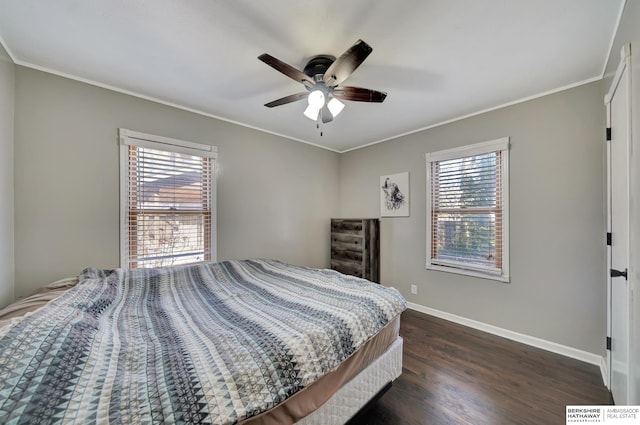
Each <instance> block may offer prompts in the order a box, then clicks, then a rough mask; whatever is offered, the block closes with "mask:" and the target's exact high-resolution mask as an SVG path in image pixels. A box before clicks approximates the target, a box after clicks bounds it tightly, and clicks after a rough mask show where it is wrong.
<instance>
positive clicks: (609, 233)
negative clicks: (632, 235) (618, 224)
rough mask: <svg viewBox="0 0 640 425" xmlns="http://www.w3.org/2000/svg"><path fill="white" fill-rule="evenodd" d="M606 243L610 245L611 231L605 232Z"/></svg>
mask: <svg viewBox="0 0 640 425" xmlns="http://www.w3.org/2000/svg"><path fill="white" fill-rule="evenodd" d="M607 245H608V246H611V232H607Z"/></svg>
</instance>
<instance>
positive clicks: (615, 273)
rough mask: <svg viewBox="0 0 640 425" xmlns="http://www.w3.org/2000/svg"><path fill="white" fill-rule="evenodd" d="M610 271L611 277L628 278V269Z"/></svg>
mask: <svg viewBox="0 0 640 425" xmlns="http://www.w3.org/2000/svg"><path fill="white" fill-rule="evenodd" d="M610 273H611V277H624V280H627V269H624V271H621V270H616V269H611V270H610Z"/></svg>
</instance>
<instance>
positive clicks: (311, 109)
mask: <svg viewBox="0 0 640 425" xmlns="http://www.w3.org/2000/svg"><path fill="white" fill-rule="evenodd" d="M307 102H309V106H307V109H305V110H304V115H305V116H306V117H307V118H309V119H310V120H313V121H316V120H317V119H318V114H319V113H320V110H321V109H322V108H323V107H324V93H323V92H322V90H313V91H312V92H311V93H309V96H308V97H307Z"/></svg>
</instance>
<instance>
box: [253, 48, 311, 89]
mask: <svg viewBox="0 0 640 425" xmlns="http://www.w3.org/2000/svg"><path fill="white" fill-rule="evenodd" d="M258 59H260V60H261V61H262V62H264V63H266V64H267V65H269V66H270V67H272V68H273V69H275V70H276V71H280V72H281V73H283V74H284V75H286V76H287V77H289V78H291V79H293V80H295V81H297V82H299V83H302V84H304V85H305V86H307V87H312V86H314V85H315V81H314V80H313V78H311V77H309V76H308V75H307V74H305V73H304V72H302V71H299V70H297V69H295V68H294V67H292V66H291V65H288V64H286V63H284V62H282V61H281V60H280V59H276V58H274V57H273V56H271V55H270V54H268V53H263V54H261V55H260V56H258Z"/></svg>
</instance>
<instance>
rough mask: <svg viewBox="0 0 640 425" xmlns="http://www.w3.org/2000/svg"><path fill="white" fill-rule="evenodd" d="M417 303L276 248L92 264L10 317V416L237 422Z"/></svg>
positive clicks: (6, 418) (3, 345) (24, 419)
mask: <svg viewBox="0 0 640 425" xmlns="http://www.w3.org/2000/svg"><path fill="white" fill-rule="evenodd" d="M405 308H406V301H405V300H404V298H403V297H402V296H401V295H400V293H399V292H398V291H396V290H395V289H393V288H385V287H383V286H381V285H377V284H373V283H370V282H368V281H365V280H363V279H358V278H355V277H351V276H346V275H342V274H340V273H338V272H335V271H333V270H319V269H309V268H304V267H298V266H292V265H287V264H284V263H281V262H278V261H273V260H246V261H225V262H220V263H203V264H197V265H191V266H179V267H170V268H157V269H135V270H123V269H116V270H98V269H86V270H84V271H83V272H82V273H81V275H80V282H79V283H78V285H77V286H75V287H74V288H72V289H70V290H69V291H68V292H66V293H65V294H63V295H62V296H61V297H59V298H58V299H55V300H53V301H51V302H50V303H49V304H47V305H46V306H45V307H43V308H41V309H39V310H37V311H36V312H34V313H33V314H31V315H28V316H26V317H25V318H22V319H19V320H13V321H12V323H11V324H9V325H8V326H5V327H3V328H2V329H0V423H16V424H18V423H28V424H35V423H83V424H85V423H107V422H111V423H135V424H150V423H166V424H168V423H181V424H192V423H206V424H234V423H237V422H238V421H241V420H244V419H246V418H249V417H251V416H253V415H256V414H259V413H261V412H264V411H266V410H268V409H270V408H272V407H274V406H276V405H277V404H279V403H281V402H282V401H283V400H285V399H286V398H287V397H289V396H291V395H292V394H294V393H295V392H297V391H299V390H300V389H302V388H304V387H306V386H308V385H309V384H311V383H313V382H314V381H315V380H317V379H318V378H320V377H321V376H323V375H325V374H326V373H328V372H330V371H332V370H333V369H335V368H336V367H337V366H338V365H339V364H340V362H342V361H343V360H345V359H346V358H347V357H349V355H350V354H351V353H353V352H354V351H356V350H357V349H358V348H359V347H360V346H361V345H362V344H363V343H364V342H366V341H367V340H368V339H369V338H371V337H372V336H373V335H375V334H376V333H377V332H378V331H379V330H380V329H382V327H384V326H385V324H386V323H388V322H389V321H390V320H392V319H393V318H395V317H396V316H397V315H399V314H400V313H401V312H402V311H403V310H404V309H405Z"/></svg>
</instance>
